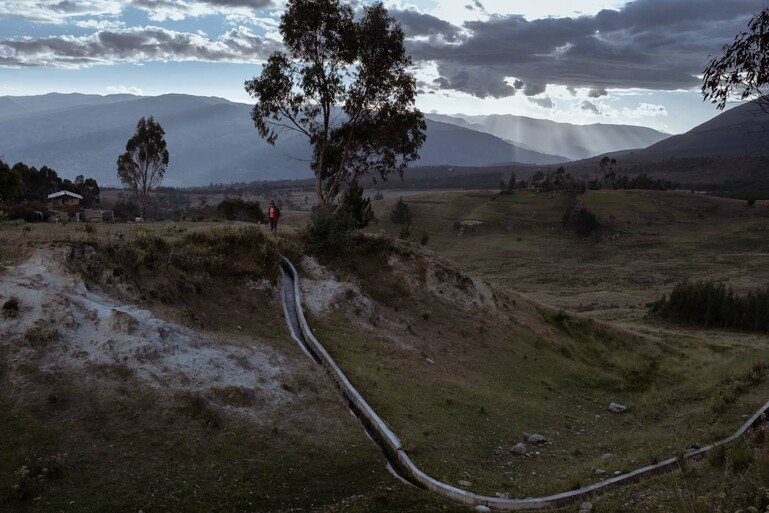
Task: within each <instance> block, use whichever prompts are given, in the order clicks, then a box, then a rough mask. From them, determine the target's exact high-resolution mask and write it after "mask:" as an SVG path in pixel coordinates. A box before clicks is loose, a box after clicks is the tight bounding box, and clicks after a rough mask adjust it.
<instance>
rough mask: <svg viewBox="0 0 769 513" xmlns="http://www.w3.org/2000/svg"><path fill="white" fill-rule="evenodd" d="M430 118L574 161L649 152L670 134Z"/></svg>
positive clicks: (530, 121)
mask: <svg viewBox="0 0 769 513" xmlns="http://www.w3.org/2000/svg"><path fill="white" fill-rule="evenodd" d="M428 118H430V119H433V120H436V121H441V122H443V123H453V124H456V125H457V126H462V127H464V128H468V129H471V130H478V131H481V132H484V133H488V134H492V135H495V136H497V137H499V138H502V139H504V140H506V141H508V142H510V143H511V144H513V145H515V146H518V147H521V148H525V149H528V150H531V151H536V152H539V153H546V154H553V155H563V156H565V157H568V158H569V159H571V160H580V159H585V158H590V157H593V156H595V155H600V154H602V153H609V152H613V151H619V150H627V149H634V148H646V147H647V146H650V145H652V144H655V143H657V142H659V141H661V140H663V139H666V138H667V137H670V135H669V134H666V133H664V132H660V131H658V130H654V129H652V128H648V127H643V126H633V125H610V124H601V123H598V124H592V125H574V124H571V123H559V122H557V121H551V120H547V119H536V118H530V117H526V116H513V115H509V114H504V115H498V114H495V115H490V116H467V115H464V114H456V115H453V116H448V115H441V114H429V115H428Z"/></svg>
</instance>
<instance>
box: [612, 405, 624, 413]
mask: <svg viewBox="0 0 769 513" xmlns="http://www.w3.org/2000/svg"><path fill="white" fill-rule="evenodd" d="M609 411H610V412H612V413H625V412H626V411H627V406H625V405H624V404H619V403H611V404H609Z"/></svg>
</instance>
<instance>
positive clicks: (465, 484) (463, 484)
mask: <svg viewBox="0 0 769 513" xmlns="http://www.w3.org/2000/svg"><path fill="white" fill-rule="evenodd" d="M457 484H458V485H459V486H464V487H465V488H467V487H469V486H470V485H472V484H473V483H471V482H470V481H466V480H464V479H460V480H459V481H457Z"/></svg>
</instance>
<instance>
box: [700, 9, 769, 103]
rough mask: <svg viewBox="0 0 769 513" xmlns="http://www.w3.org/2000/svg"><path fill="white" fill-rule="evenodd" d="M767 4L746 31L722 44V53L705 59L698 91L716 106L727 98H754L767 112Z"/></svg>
mask: <svg viewBox="0 0 769 513" xmlns="http://www.w3.org/2000/svg"><path fill="white" fill-rule="evenodd" d="M767 55H769V8H767V9H764V10H763V11H761V12H760V13H758V14H756V15H755V16H753V18H751V20H750V22H748V30H747V32H743V33H741V34H738V35H737V37H735V38H734V41H733V42H732V43H731V44H726V45H724V47H723V55H722V56H721V57H714V58H712V59H711V60H710V62H709V63H708V67H707V68H706V69H705V72H704V76H703V78H702V95H703V96H704V98H705V100H710V101H711V102H712V103H714V104H715V105H716V107H717V108H718V109H723V108H724V107H726V102H727V101H729V99H730V98H734V97H736V98H740V99H741V100H751V99H755V100H756V101H757V102H758V104H759V105H760V106H761V108H762V109H763V110H764V112H769V98H768V97H767V86H769V59H767Z"/></svg>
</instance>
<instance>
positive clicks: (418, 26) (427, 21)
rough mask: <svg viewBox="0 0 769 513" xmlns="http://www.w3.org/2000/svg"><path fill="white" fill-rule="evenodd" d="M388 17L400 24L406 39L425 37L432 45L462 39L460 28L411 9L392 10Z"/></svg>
mask: <svg viewBox="0 0 769 513" xmlns="http://www.w3.org/2000/svg"><path fill="white" fill-rule="evenodd" d="M390 15H392V16H393V17H394V18H395V19H396V20H398V22H399V23H400V24H401V26H402V27H403V31H404V32H405V33H406V37H417V36H427V37H429V38H430V40H431V42H432V43H433V44H435V43H439V42H441V41H446V42H449V43H454V42H457V41H459V40H460V39H461V37H462V29H461V28H459V27H457V26H456V25H452V24H451V23H449V22H448V21H445V20H442V19H440V18H436V17H435V16H431V15H430V14H423V13H420V12H417V11H414V10H411V9H409V10H406V11H399V10H395V9H392V10H391V11H390Z"/></svg>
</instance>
